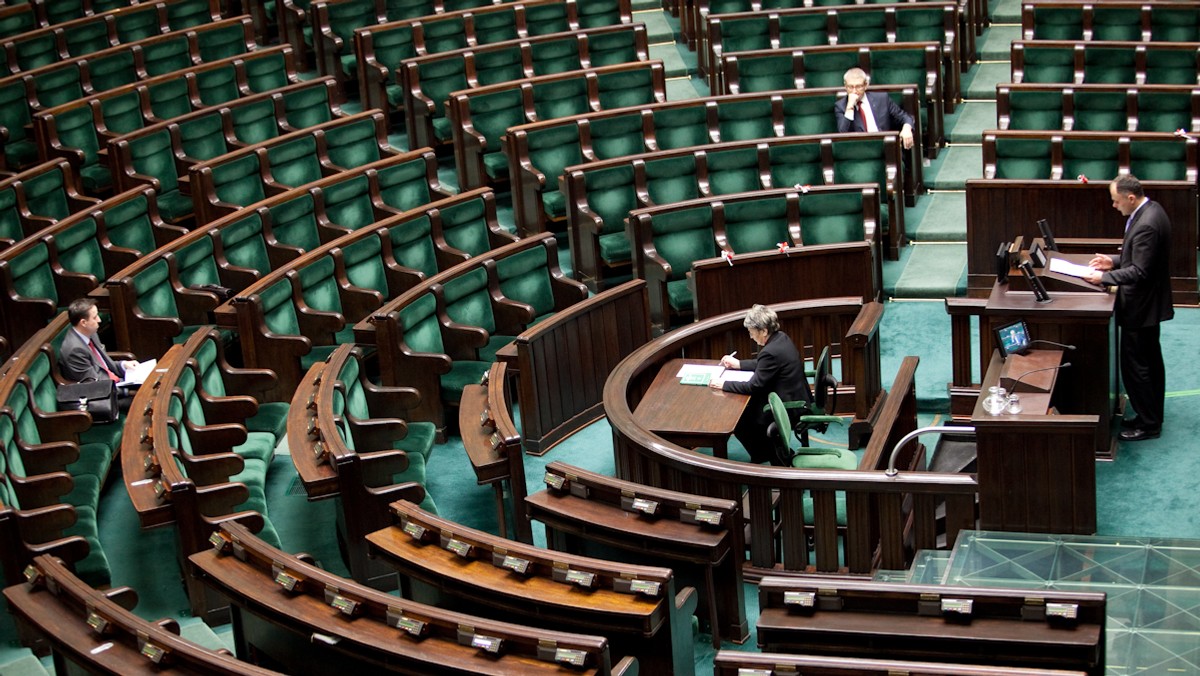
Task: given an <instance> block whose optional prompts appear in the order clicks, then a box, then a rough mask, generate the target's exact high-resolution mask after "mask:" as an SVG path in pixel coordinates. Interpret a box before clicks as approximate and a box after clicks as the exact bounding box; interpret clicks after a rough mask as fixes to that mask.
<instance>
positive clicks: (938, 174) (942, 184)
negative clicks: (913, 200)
mask: <svg viewBox="0 0 1200 676" xmlns="http://www.w3.org/2000/svg"><path fill="white" fill-rule="evenodd" d="M982 176H983V147H982V146H979V145H956V146H950V147H949V148H946V149H944V150H942V152H941V153H939V154H938V156H937V159H936V160H934V161H933V163H932V165H931V166H930V167H929V168H927V169H926V170H925V185H926V186H928V188H929V189H930V190H965V189H966V188H967V179H971V178H981V177H982ZM964 213H965V212H964Z"/></svg>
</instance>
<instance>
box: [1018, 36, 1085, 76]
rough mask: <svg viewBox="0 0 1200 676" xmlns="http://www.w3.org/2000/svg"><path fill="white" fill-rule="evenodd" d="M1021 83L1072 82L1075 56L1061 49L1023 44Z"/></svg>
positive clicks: (1067, 50) (1068, 50)
mask: <svg viewBox="0 0 1200 676" xmlns="http://www.w3.org/2000/svg"><path fill="white" fill-rule="evenodd" d="M1024 51H1025V69H1024V75H1023V78H1022V80H1021V81H1022V82H1074V80H1075V54H1074V53H1073V52H1072V51H1071V50H1070V49H1064V48H1061V47H1048V46H1047V47H1043V46H1039V45H1036V44H1029V43H1026V44H1025V50H1024Z"/></svg>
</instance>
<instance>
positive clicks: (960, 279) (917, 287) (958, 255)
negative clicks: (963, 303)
mask: <svg viewBox="0 0 1200 676" xmlns="http://www.w3.org/2000/svg"><path fill="white" fill-rule="evenodd" d="M911 248H912V250H913V251H912V255H910V256H909V258H908V265H906V266H904V272H903V273H901V275H900V279H899V280H897V281H896V291H895V297H896V298H944V297H946V296H957V295H961V294H962V293H964V292H965V291H966V288H967V245H966V244H962V243H959V242H945V243H938V244H913V245H912V247H911Z"/></svg>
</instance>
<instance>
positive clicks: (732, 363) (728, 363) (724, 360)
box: [721, 354, 742, 371]
mask: <svg viewBox="0 0 1200 676" xmlns="http://www.w3.org/2000/svg"><path fill="white" fill-rule="evenodd" d="M741 365H742V363H741V362H740V361H738V359H737V357H734V356H733V355H732V354H727V355H725V356H724V357H721V366H723V367H725V368H727V369H733V370H735V371H736V370H737V368H738V367H739V366H741Z"/></svg>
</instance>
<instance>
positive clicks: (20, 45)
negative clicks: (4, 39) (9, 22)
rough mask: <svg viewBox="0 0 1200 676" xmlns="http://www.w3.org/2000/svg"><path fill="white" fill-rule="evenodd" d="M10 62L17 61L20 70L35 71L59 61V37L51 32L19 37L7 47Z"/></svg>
mask: <svg viewBox="0 0 1200 676" xmlns="http://www.w3.org/2000/svg"><path fill="white" fill-rule="evenodd" d="M5 51H7V52H8V58H9V61H10V62H12V61H15V62H16V64H17V66H18V69H19V70H22V71H25V70H33V69H34V68H39V67H41V66H47V65H49V64H52V63H54V62H56V61H58V60H59V59H60V58H61V56H60V52H59V44H58V36H57V35H56V34H55V33H52V32H49V31H44V30H40V31H35V32H33V33H32V34H30V35H25V36H18V37H17V38H16V39H14V40H13V41H12V42H11V43H9V44H8V45H6V49H5Z"/></svg>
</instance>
